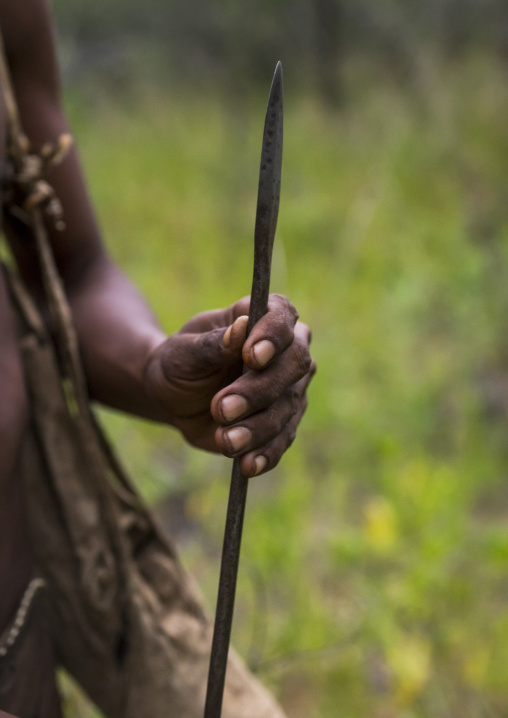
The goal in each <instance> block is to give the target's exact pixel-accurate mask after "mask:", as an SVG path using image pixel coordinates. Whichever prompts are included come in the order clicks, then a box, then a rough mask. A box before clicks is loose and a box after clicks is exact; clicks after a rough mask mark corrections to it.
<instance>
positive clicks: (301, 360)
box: [294, 344, 312, 377]
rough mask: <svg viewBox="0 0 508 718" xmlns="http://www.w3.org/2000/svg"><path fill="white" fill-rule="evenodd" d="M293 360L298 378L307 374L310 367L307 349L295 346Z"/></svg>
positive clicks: (300, 345) (310, 361)
mask: <svg viewBox="0 0 508 718" xmlns="http://www.w3.org/2000/svg"><path fill="white" fill-rule="evenodd" d="M294 358H295V362H296V369H297V372H298V376H299V377H302V376H305V375H306V374H308V373H309V371H310V369H311V367H312V359H311V356H310V353H309V350H308V347H306V346H303V345H302V344H297V345H296V346H295V347H294Z"/></svg>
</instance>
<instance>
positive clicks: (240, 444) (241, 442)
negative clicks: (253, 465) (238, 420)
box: [226, 426, 252, 451]
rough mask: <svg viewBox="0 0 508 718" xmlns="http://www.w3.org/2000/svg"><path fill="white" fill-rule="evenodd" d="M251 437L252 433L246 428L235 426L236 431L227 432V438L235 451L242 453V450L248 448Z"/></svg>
mask: <svg viewBox="0 0 508 718" xmlns="http://www.w3.org/2000/svg"><path fill="white" fill-rule="evenodd" d="M251 437H252V434H251V432H250V431H249V429H247V428H246V427H245V426H235V428H234V429H230V430H229V431H226V438H227V440H228V441H229V443H230V444H231V448H232V449H233V451H240V449H243V448H244V447H246V446H247V444H248V443H249V441H250V440H251Z"/></svg>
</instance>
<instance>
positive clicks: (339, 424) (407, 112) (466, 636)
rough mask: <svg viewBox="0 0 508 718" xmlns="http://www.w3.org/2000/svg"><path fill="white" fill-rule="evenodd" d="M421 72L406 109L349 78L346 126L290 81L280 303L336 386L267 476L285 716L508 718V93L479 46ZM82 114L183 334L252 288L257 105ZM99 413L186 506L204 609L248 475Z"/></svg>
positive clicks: (258, 611) (106, 190)
mask: <svg viewBox="0 0 508 718" xmlns="http://www.w3.org/2000/svg"><path fill="white" fill-rule="evenodd" d="M426 73H427V74H426V76H425V77H424V79H423V81H422V83H421V86H420V90H419V92H418V95H416V94H413V95H410V94H407V93H403V92H401V91H399V90H398V89H397V87H395V86H394V85H392V84H391V83H390V82H389V81H388V80H386V79H383V78H372V77H369V76H368V74H367V73H362V72H361V71H360V70H358V69H357V71H356V72H355V73H352V74H353V75H354V77H353V76H351V77H348V78H347V84H348V96H349V104H348V107H347V108H346V109H345V110H344V111H343V112H342V113H341V114H335V113H332V112H330V111H326V110H324V109H322V108H321V106H320V105H319V104H318V103H317V102H316V101H315V99H314V98H313V97H306V98H305V97H304V98H301V97H300V98H295V97H293V96H292V94H291V84H292V78H291V72H290V68H287V69H286V90H287V101H286V137H285V158H284V176H283V190H282V192H283V194H282V202H281V210H280V220H279V230H278V236H277V238H276V252H275V261H274V265H275V266H274V274H273V290H274V291H282V292H284V293H287V294H288V295H289V296H290V297H291V298H292V299H293V301H294V302H295V304H296V306H297V307H298V309H299V311H300V312H301V315H302V317H303V318H304V319H305V321H307V322H308V323H309V324H311V325H312V327H313V331H314V342H313V350H314V355H315V358H316V360H317V362H318V366H319V371H318V374H317V376H316V378H315V381H314V383H313V386H312V388H311V390H310V405H309V409H308V413H307V415H306V417H305V420H304V423H303V426H302V428H301V431H300V435H299V438H298V440H297V442H296V443H295V445H294V447H293V448H292V449H291V451H290V452H289V453H288V455H287V457H286V458H285V460H284V461H283V462H282V464H281V465H280V467H278V468H277V469H276V470H275V471H274V472H272V474H270V475H268V476H266V477H264V478H261V479H259V480H257V481H255V482H252V485H251V492H250V500H249V506H248V511H247V517H246V529H245V541H244V547H243V555H242V564H241V577H240V585H239V596H238V610H237V615H236V619H235V627H234V636H235V638H234V642H235V643H236V645H237V647H238V648H239V650H240V651H241V652H242V653H243V654H244V655H245V656H246V657H247V659H248V660H249V662H250V663H251V665H252V666H253V667H254V668H255V669H256V670H258V671H259V674H260V675H261V676H262V677H263V679H264V680H265V681H266V682H267V683H268V684H269V685H271V686H272V687H273V688H274V690H275V692H276V693H277V695H278V696H279V698H280V699H281V700H282V702H283V704H284V706H285V707H286V709H287V711H288V714H289V715H290V716H291V718H336V717H337V716H340V717H345V718H350V717H351V718H353V716H354V718H360V717H363V716H365V717H367V716H368V717H369V718H426V717H432V718H452V717H453V718H455V717H456V716H463V717H464V718H483V717H485V718H488V717H490V716H492V717H494V716H502V715H506V714H507V713H508V683H507V666H508V601H507V598H506V597H507V588H508V483H507V476H506V474H507V472H508V450H507V447H508V442H507V441H506V435H507V432H508V344H507V337H508V332H507V310H508V281H507V278H508V202H507V199H506V193H507V188H508V133H507V131H506V117H507V116H508V90H507V83H506V77H505V69H504V68H502V67H500V66H498V65H497V64H496V63H495V62H493V61H487V60H485V59H483V58H481V57H480V58H475V59H472V60H470V61H468V62H465V63H463V64H462V66H460V67H453V66H448V67H447V68H446V69H443V68H438V67H433V66H432V65H431V64H430V65H428V66H427V69H426ZM69 108H70V113H71V118H72V121H73V124H74V126H75V130H76V135H77V138H78V141H79V144H80V147H81V152H82V155H83V159H84V163H85V166H86V169H87V172H88V175H89V179H90V183H91V186H92V188H93V193H94V199H95V201H96V204H97V207H98V211H99V215H100V217H101V220H102V223H103V226H104V229H105V234H106V237H107V239H108V242H109V244H110V247H111V251H112V252H113V254H114V255H115V256H116V257H117V259H118V261H119V262H120V263H121V264H122V266H124V267H125V269H126V270H127V272H128V273H129V274H130V275H131V276H132V277H133V278H134V279H135V280H136V282H137V283H138V284H139V285H140V286H141V287H142V289H143V290H144V291H145V293H146V294H147V295H148V296H149V298H150V300H151V302H152V304H153V306H154V307H155V310H156V312H157V313H158V315H159V316H160V317H161V320H162V321H163V323H164V326H165V327H166V328H167V330H168V331H169V332H171V331H175V330H176V329H177V328H178V327H179V325H180V324H181V323H183V322H184V321H185V320H186V319H187V318H188V317H189V316H190V315H191V314H192V313H194V312H197V311H200V310H202V309H204V308H210V307H212V306H221V305H225V304H229V303H230V302H232V301H234V300H235V299H236V298H237V297H238V296H241V295H243V294H245V293H247V292H248V290H249V287H250V281H251V277H250V272H251V268H250V267H251V262H252V258H251V253H252V230H253V221H254V206H255V194H256V175H257V164H258V157H259V149H260V141H261V129H262V121H263V114H264V108H263V104H262V102H255V101H247V100H245V99H244V102H243V104H242V105H241V106H238V105H237V104H235V103H234V102H233V101H232V100H231V98H230V100H229V101H226V100H224V99H220V98H218V97H216V98H215V99H212V98H210V97H207V98H201V99H197V98H195V97H186V96H183V95H178V96H176V95H173V96H172V97H163V96H161V94H160V93H155V92H150V91H146V92H145V94H144V95H143V96H141V97H139V98H137V99H136V101H133V102H132V104H130V105H129V106H127V102H126V101H124V102H123V104H122V103H119V104H115V103H113V104H112V103H111V101H108V100H106V99H105V98H102V99H100V100H99V101H98V102H96V103H95V104H93V105H92V103H90V102H87V101H86V100H85V99H84V97H83V96H70V97H69ZM105 420H106V422H107V424H108V426H109V429H110V432H111V433H112V434H113V436H114V437H115V438H116V441H117V443H118V444H119V446H120V449H121V451H122V453H123V454H124V456H125V460H126V463H127V465H128V466H130V467H131V468H132V471H133V473H134V474H135V475H137V476H138V477H139V481H140V485H141V488H142V489H143V490H144V491H145V493H146V495H147V496H148V497H149V498H150V499H151V500H153V501H162V504H163V505H165V504H166V505H167V502H168V500H167V498H164V497H165V496H166V495H167V494H168V492H169V494H170V495H171V496H178V497H179V499H180V503H181V506H182V511H183V512H184V513H185V519H186V522H187V524H188V526H189V527H190V530H191V531H192V536H191V538H190V540H189V538H188V536H187V537H186V538H185V541H183V539H182V543H183V546H182V551H183V555H184V557H185V561H186V563H187V565H188V566H189V567H190V568H191V569H192V570H193V571H194V573H195V574H196V575H197V577H198V579H199V581H200V583H201V585H202V587H203V591H204V593H205V596H206V599H207V602H208V605H209V607H210V610H211V611H212V610H213V608H214V605H215V592H216V585H217V579H218V570H219V552H220V544H221V541H222V532H223V523H224V514H225V505H226V500H227V492H228V484H229V471H230V468H229V467H230V463H229V462H228V461H226V460H225V459H222V458H217V457H208V456H206V455H205V454H201V453H199V452H196V451H192V450H188V449H187V448H186V447H185V446H184V445H183V443H182V442H181V441H180V439H179V438H178V437H177V436H176V435H175V433H174V432H172V431H171V430H168V429H166V428H160V427H152V426H148V425H146V424H142V423H138V422H133V421H132V420H126V419H123V418H119V417H117V416H114V415H110V414H108V415H106V416H105ZM169 528H171V527H169Z"/></svg>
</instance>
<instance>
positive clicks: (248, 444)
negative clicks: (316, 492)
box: [215, 363, 315, 477]
mask: <svg viewBox="0 0 508 718" xmlns="http://www.w3.org/2000/svg"><path fill="white" fill-rule="evenodd" d="M314 372H315V366H314V363H311V367H310V370H309V371H308V372H307V374H306V375H305V376H304V377H303V378H302V379H300V380H299V381H298V382H296V383H295V384H294V385H293V386H291V387H290V388H289V389H288V390H286V391H285V392H284V394H283V395H282V396H281V397H280V398H279V399H278V400H277V401H276V402H275V403H274V404H272V405H271V406H270V407H269V408H267V409H265V410H263V411H260V412H258V413H256V414H253V415H250V416H248V417H246V418H243V419H242V420H240V421H238V422H236V423H234V424H230V425H228V426H220V427H219V428H218V429H217V430H216V432H215V441H216V443H217V446H218V448H219V449H220V450H221V451H222V452H223V453H224V454H225V455H226V456H230V457H232V458H234V457H240V468H241V471H242V473H243V474H244V475H245V476H247V477H249V476H257V475H259V474H261V473H264V472H265V471H269V470H270V469H272V468H273V467H274V466H276V465H277V464H278V463H279V461H280V458H281V457H282V455H283V453H284V452H285V451H286V449H288V448H289V446H290V445H291V444H292V442H293V440H294V438H295V434H296V429H297V426H298V424H299V422H300V419H301V418H302V416H303V414H304V412H305V409H306V408H307V398H306V395H305V392H306V389H307V386H308V385H309V382H310V380H311V378H312V376H313V374H314Z"/></svg>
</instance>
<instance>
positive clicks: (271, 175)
mask: <svg viewBox="0 0 508 718" xmlns="http://www.w3.org/2000/svg"><path fill="white" fill-rule="evenodd" d="M282 126H283V88H282V65H281V63H280V62H278V63H277V67H276V68H275V74H274V76H273V80H272V86H271V89H270V95H269V97H268V107H267V109H266V117H265V128H264V132H263V145H262V150H261V164H260V169H259V184H258V202H257V210H256V225H255V231H254V272H253V278H252V291H251V303H250V310H249V324H248V331H249V332H250V331H251V330H252V327H253V326H254V325H255V324H256V322H258V321H259V320H260V319H261V317H262V316H263V315H264V314H266V312H267V310H268V295H269V292H270V269H271V264H272V249H273V240H274V237H275V229H276V227H277V217H278V214H279V197H280V177H281V169H282V135H283V132H282ZM247 486H248V479H246V478H245V477H244V476H242V474H241V472H240V462H239V460H238V459H235V460H234V462H233V472H232V476H231V488H230V492H229V503H228V511H227V517H226V529H225V532H224V544H223V549H222V562H221V573H220V580H219V594H218V598H217V611H216V614H215V626H214V633H213V641H212V653H211V657H210V670H209V673H208V687H207V693H206V703H205V714H204V718H220V716H221V711H222V699H223V695H224V683H225V678H226V667H227V659H228V651H229V642H230V637H231V624H232V622H233V610H234V603H235V592H236V580H237V575H238V563H239V560H240V547H241V542H242V529H243V517H244V513H245V504H246V501H247Z"/></svg>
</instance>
